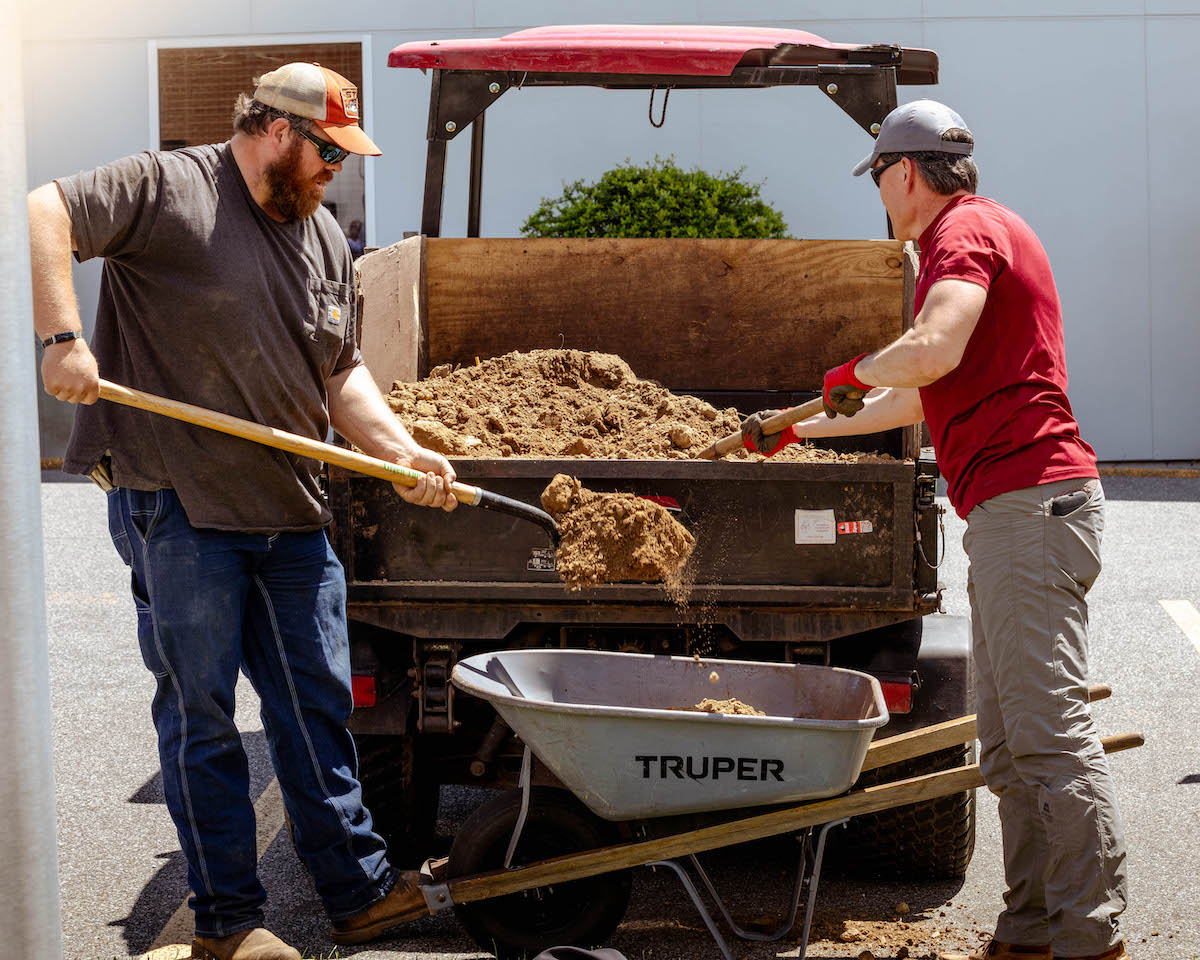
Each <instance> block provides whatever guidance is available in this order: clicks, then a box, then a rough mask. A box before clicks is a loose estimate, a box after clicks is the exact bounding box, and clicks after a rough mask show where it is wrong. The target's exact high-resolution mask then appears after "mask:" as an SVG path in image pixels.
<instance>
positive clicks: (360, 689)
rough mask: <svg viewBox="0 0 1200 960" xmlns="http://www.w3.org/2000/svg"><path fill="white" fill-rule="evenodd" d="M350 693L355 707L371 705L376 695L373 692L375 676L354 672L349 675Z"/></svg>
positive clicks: (375, 700)
mask: <svg viewBox="0 0 1200 960" xmlns="http://www.w3.org/2000/svg"><path fill="white" fill-rule="evenodd" d="M350 695H351V696H352V697H353V698H354V705H355V706H356V707H373V706H375V704H376V702H377V700H378V697H377V695H376V693H375V678H374V677H371V676H362V675H359V674H354V675H352V676H351V677H350Z"/></svg>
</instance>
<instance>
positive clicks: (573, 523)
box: [542, 473, 696, 590]
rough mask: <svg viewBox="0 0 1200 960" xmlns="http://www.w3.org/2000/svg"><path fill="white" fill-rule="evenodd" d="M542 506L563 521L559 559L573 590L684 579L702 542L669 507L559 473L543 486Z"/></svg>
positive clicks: (563, 576) (671, 581)
mask: <svg viewBox="0 0 1200 960" xmlns="http://www.w3.org/2000/svg"><path fill="white" fill-rule="evenodd" d="M542 506H543V507H544V508H545V509H546V511H547V512H548V513H549V514H550V515H551V516H553V517H554V519H555V522H557V523H558V533H559V544H558V553H557V556H556V558H555V560H556V566H557V568H558V573H559V576H560V577H562V579H563V581H564V582H565V583H566V584H567V587H568V588H569V589H571V590H582V589H584V588H586V587H594V586H596V585H598V584H601V583H610V582H613V581H617V580H653V581H658V580H663V581H666V582H667V584H668V585H671V584H673V583H676V582H678V579H679V574H680V571H681V570H682V569H683V566H684V564H686V563H687V560H688V557H690V556H691V555H692V548H693V547H695V545H696V539H695V537H693V536H692V535H691V534H690V533H689V532H688V530H687V528H686V527H684V526H683V524H681V523H680V522H679V521H678V520H676V519H675V518H674V517H673V516H671V514H670V512H669V511H668V510H667V509H666V508H665V507H663V506H660V505H659V504H657V503H654V502H652V501H650V500H646V499H643V498H642V497H636V496H634V495H633V494H627V493H597V492H596V491H594V490H588V489H586V488H585V487H584V486H583V484H582V483H581V482H580V481H579V480H577V479H576V478H575V477H568V476H567V475H566V474H564V473H560V474H558V475H557V476H556V477H555V478H554V479H553V480H551V481H550V485H549V486H548V487H546V489H545V490H544V491H542Z"/></svg>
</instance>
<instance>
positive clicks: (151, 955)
mask: <svg viewBox="0 0 1200 960" xmlns="http://www.w3.org/2000/svg"><path fill="white" fill-rule="evenodd" d="M254 819H255V821H256V823H257V827H258V829H257V831H256V835H255V840H256V842H257V845H258V859H259V860H261V859H262V856H263V854H264V853H266V852H267V849H268V848H269V847H270V846H271V844H272V843H273V842H274V840H275V836H276V835H277V834H278V833H279V831H280V829H281V828H282V827H283V794H282V793H281V792H280V790H279V781H278V780H272V781H271V782H270V783H268V784H267V787H266V789H265V790H263V792H262V794H261V795H260V796H259V798H258V799H257V800H256V801H255V802H254ZM187 902H188V898H187V897H184V899H183V903H181V904H180V905H179V907H178V909H176V911H175V912H174V913H173V914H171V919H170V920H168V921H167V925H166V926H165V927H163V928H162V930H161V931H160V932H159V934H158V936H157V937H155V938H154V943H152V944H151V945H150V950H149V951H148V952H147V953H144V954H142V956H141V957H140V958H139V960H176V958H177V957H186V956H190V955H191V943H192V933H193V931H194V930H195V921H194V919H193V917H192V910H191V907H189V906H188V903H187ZM180 945H186V946H187V952H185V953H179V952H178V948H179V946H180Z"/></svg>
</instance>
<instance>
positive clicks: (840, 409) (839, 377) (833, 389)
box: [821, 353, 871, 419]
mask: <svg viewBox="0 0 1200 960" xmlns="http://www.w3.org/2000/svg"><path fill="white" fill-rule="evenodd" d="M865 356H867V354H865V353H860V354H859V355H858V356H857V357H855V358H854V359H853V360H850V361H849V362H847V363H843V364H842V365H841V366H840V367H834V368H833V369H832V370H827V371H825V387H824V390H823V391H822V393H821V399H822V400H824V401H825V416H827V417H829V418H830V419H832V418H833V417H836V416H837V415H838V414H839V413H840V414H841V415H842V416H843V417H852V416H854V415H855V414H856V413H858V411H859V410H861V409H862V408H863V407H864V406H865V404H864V403H863V399H862V398H863V397H864V396H865V395H866V394H867V393H868V392H869V391H870V390H871V385H870V384H867V383H863V382H862V381H861V380H859V379H858V377H856V376H855V375H854V367H855V365H856V364H857V363H858V361H859V360H861V359H862V358H863V357H865Z"/></svg>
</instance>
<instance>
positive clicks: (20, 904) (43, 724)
mask: <svg viewBox="0 0 1200 960" xmlns="http://www.w3.org/2000/svg"><path fill="white" fill-rule="evenodd" d="M20 6H22V5H19V4H17V3H14V2H9V0H0V89H3V90H5V91H7V97H6V100H7V112H8V119H9V130H10V132H11V131H15V133H16V138H15V139H14V140H13V141H12V142H11V143H10V144H9V146H8V147H7V148H6V149H4V150H0V344H2V345H3V346H0V384H3V387H4V402H3V403H0V490H3V495H0V625H2V627H0V811H3V815H4V829H2V830H0V931H3V939H4V947H3V952H4V954H5V956H11V957H46V958H51V960H55V958H61V957H62V955H63V947H62V916H61V912H60V905H59V896H58V842H57V829H56V826H55V813H54V768H53V754H52V749H51V739H50V676H49V657H48V655H47V651H46V603H45V593H44V589H43V580H42V576H43V573H42V571H43V567H42V506H41V489H40V488H41V482H40V481H41V472H40V463H39V460H38V457H39V449H38V416H37V394H36V393H35V392H34V391H35V390H37V389H39V386H38V384H37V383H36V377H35V375H34V368H33V364H32V362H31V360H32V355H31V350H30V345H31V337H32V334H33V324H32V318H33V307H32V302H31V291H30V281H29V230H28V217H27V215H26V211H25V190H26V181H25V176H26V173H25V109H24V108H25V98H24V93H23V90H24V85H23V82H22V81H23V77H22V63H21V59H22V58H21V35H22V31H21V22H20Z"/></svg>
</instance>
